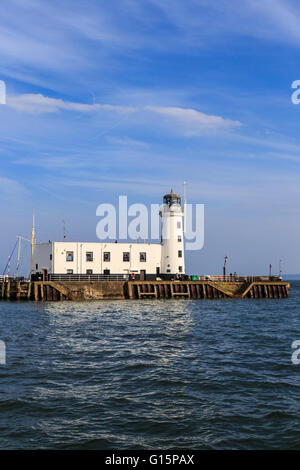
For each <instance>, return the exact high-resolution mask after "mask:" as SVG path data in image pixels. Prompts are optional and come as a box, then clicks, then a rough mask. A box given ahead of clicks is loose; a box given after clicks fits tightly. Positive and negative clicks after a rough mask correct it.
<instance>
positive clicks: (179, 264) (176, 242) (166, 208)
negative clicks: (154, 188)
mask: <svg viewBox="0 0 300 470" xmlns="http://www.w3.org/2000/svg"><path fill="white" fill-rule="evenodd" d="M160 216H161V218H162V225H161V234H162V236H161V273H162V274H171V275H174V274H185V263H184V241H183V217H184V210H183V209H182V207H181V197H180V196H179V195H178V194H175V193H174V192H173V190H172V189H171V192H170V193H169V194H166V195H165V196H164V198H163V206H162V208H161V210H160Z"/></svg>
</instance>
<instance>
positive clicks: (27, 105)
mask: <svg viewBox="0 0 300 470" xmlns="http://www.w3.org/2000/svg"><path fill="white" fill-rule="evenodd" d="M7 105H8V106H10V107H12V108H14V109H16V110H18V111H23V112H29V113H56V112H58V111H60V110H65V111H78V112H82V113H90V112H93V111H99V110H104V111H114V112H117V113H120V114H128V113H132V112H134V111H135V108H133V107H130V106H114V105H111V104H99V103H95V104H85V103H75V102H72V101H64V100H62V99H57V98H49V97H47V96H44V95H42V94H24V95H15V96H8V97H7Z"/></svg>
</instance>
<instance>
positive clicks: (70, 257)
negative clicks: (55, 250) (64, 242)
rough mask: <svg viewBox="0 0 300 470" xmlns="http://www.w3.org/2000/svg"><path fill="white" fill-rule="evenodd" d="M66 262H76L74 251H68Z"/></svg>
mask: <svg viewBox="0 0 300 470" xmlns="http://www.w3.org/2000/svg"><path fill="white" fill-rule="evenodd" d="M66 261H74V251H67V253H66Z"/></svg>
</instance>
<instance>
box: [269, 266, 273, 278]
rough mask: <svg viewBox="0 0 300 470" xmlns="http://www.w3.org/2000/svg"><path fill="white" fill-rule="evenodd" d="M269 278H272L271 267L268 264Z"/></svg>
mask: <svg viewBox="0 0 300 470" xmlns="http://www.w3.org/2000/svg"><path fill="white" fill-rule="evenodd" d="M269 277H270V278H271V277H272V265H271V264H270V266H269Z"/></svg>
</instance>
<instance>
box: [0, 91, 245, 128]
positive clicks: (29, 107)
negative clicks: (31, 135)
mask: <svg viewBox="0 0 300 470" xmlns="http://www.w3.org/2000/svg"><path fill="white" fill-rule="evenodd" d="M7 105H8V106H10V107H12V108H14V109H15V110H17V111H19V112H26V113H57V112H59V111H70V112H72V111H75V112H80V113H91V112H98V111H104V112H107V111H109V112H113V113H118V114H123V115H128V114H134V113H137V112H138V113H139V115H140V113H146V120H147V116H148V115H149V113H151V114H155V115H159V116H161V117H162V118H164V117H165V118H167V125H169V123H170V122H171V124H172V125H173V126H174V125H176V128H177V130H178V129H179V131H180V132H181V133H182V134H183V135H185V136H197V135H199V134H201V132H203V131H212V130H213V131H224V130H227V129H231V128H234V127H238V126H241V123H240V122H239V121H232V120H230V119H224V118H223V117H221V116H214V115H208V114H205V113H202V112H200V111H196V110H195V109H191V108H190V109H187V108H183V107H179V106H176V107H175V106H136V107H134V106H119V105H112V104H100V103H94V104H85V103H76V102H72V101H64V100H62V99H57V98H49V97H47V96H44V95H42V94H23V95H15V96H8V97H7ZM165 122H166V121H165Z"/></svg>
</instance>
